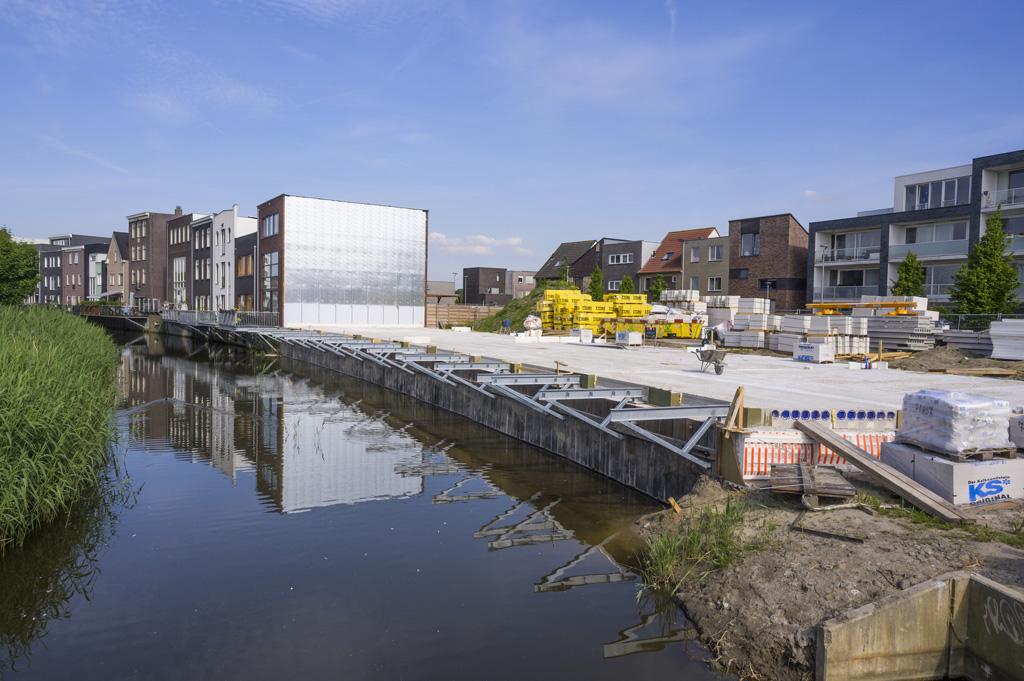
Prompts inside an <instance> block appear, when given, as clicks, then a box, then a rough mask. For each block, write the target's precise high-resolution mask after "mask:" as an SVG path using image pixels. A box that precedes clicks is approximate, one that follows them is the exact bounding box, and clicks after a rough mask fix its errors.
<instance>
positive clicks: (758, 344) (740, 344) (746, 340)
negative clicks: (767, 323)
mask: <svg viewBox="0 0 1024 681" xmlns="http://www.w3.org/2000/svg"><path fill="white" fill-rule="evenodd" d="M764 336H765V334H764V331H726V332H725V333H723V334H722V345H724V346H726V347H730V348H754V349H757V350H760V349H762V348H764V346H765V344H764Z"/></svg>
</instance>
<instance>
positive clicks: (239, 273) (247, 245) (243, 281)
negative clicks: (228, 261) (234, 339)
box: [234, 232, 257, 311]
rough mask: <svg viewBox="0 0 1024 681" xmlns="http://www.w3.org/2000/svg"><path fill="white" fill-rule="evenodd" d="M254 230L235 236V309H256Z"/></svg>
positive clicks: (255, 237)
mask: <svg viewBox="0 0 1024 681" xmlns="http://www.w3.org/2000/svg"><path fill="white" fill-rule="evenodd" d="M256 239H257V236H256V232H253V233H252V234H243V235H242V236H239V237H236V238H235V273H234V276H235V286H234V288H235V300H234V307H235V309H236V310H245V311H252V310H255V309H256V283H255V275H254V272H255V268H256Z"/></svg>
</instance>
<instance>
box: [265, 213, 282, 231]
mask: <svg viewBox="0 0 1024 681" xmlns="http://www.w3.org/2000/svg"><path fill="white" fill-rule="evenodd" d="M280 231H281V223H280V216H279V215H278V214H277V213H274V214H272V215H268V216H266V217H265V218H263V236H276V235H277V234H278V233H279V232H280Z"/></svg>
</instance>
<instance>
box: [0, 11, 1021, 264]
mask: <svg viewBox="0 0 1024 681" xmlns="http://www.w3.org/2000/svg"><path fill="white" fill-rule="evenodd" d="M1022 26H1024V3H1021V2H1019V1H1018V2H985V3H977V4H975V3H965V2H962V1H960V2H941V1H935V0H933V1H931V2H927V3H925V2H891V1H889V2H807V3H790V2H774V1H773V2H727V3H724V2H720V3H709V2H691V1H689V0H675V1H673V0H630V1H628V2H627V1H620V2H602V1H599V0H586V1H579V2H576V1H573V0H559V1H557V2H551V1H548V2H531V1H528V0H524V1H521V2H501V1H500V0H496V1H493V2H491V1H484V0H476V1H472V0H452V1H447V0H434V1H431V2H416V1H409V2H398V1H392V0H218V1H210V2H175V3H158V2H153V1H146V0H133V1H130V2H121V1H119V0H106V1H105V2H98V3H92V2H89V1H87V0H25V1H22V0H0V85H2V91H3V92H4V94H5V97H4V101H3V105H2V108H0V124H2V131H3V137H2V143H0V224H3V225H7V226H8V227H9V228H10V229H11V230H12V231H13V232H14V233H15V234H18V235H22V236H31V237H41V236H45V235H48V234H53V233H60V232H69V231H73V232H83V233H108V232H109V231H111V230H113V229H122V230H123V229H124V228H125V220H124V216H126V215H128V214H129V213H133V212H137V211H141V210H170V209H173V207H174V206H175V205H178V204H180V205H182V206H183V207H184V208H185V209H186V210H192V211H196V212H212V211H216V210H221V209H223V208H226V207H230V205H231V204H232V203H238V204H239V205H240V207H241V209H242V212H243V213H246V214H254V213H255V206H256V204H257V203H259V202H261V201H264V200H266V199H268V198H270V197H272V196H275V195H277V194H280V193H292V194H303V195H310V196H322V197H329V198H339V199H348V200H354V201H365V202H375V203H387V204H394V205H402V206H413V207H418V208H428V209H430V223H431V231H432V232H433V234H432V238H431V267H430V270H431V271H430V274H431V276H432V277H433V278H450V277H451V273H452V272H454V271H456V270H459V269H461V268H462V267H463V266H473V265H489V266H509V267H517V268H520V267H521V268H532V267H536V266H539V265H540V263H541V262H543V260H544V259H545V257H546V256H547V254H548V253H549V252H550V250H551V249H552V248H553V247H554V246H555V245H556V244H557V243H558V242H559V241H565V240H573V239H584V238H590V237H600V236H614V237H626V238H646V239H651V240H655V241H656V240H659V239H660V238H661V237H662V236H663V235H664V233H665V232H666V231H668V230H670V229H681V228H686V227H695V226H705V225H714V226H717V227H719V228H720V229H721V230H722V231H725V227H726V226H727V222H728V220H729V219H731V218H740V217H750V216H755V215H765V214H772V213H779V212H786V211H789V212H792V213H794V214H795V215H796V216H797V218H798V219H799V220H800V221H801V222H802V223H803V224H804V225H805V226H806V225H807V223H809V222H811V221H814V220H820V219H829V218H837V217H846V216H849V215H852V214H853V213H854V212H855V211H857V210H863V209H870V208H880V207H884V206H889V205H891V204H892V178H893V176H895V175H899V174H904V173H909V172H915V171H919V170H927V169H931V168H941V167H946V166H952V165H958V164H961V163H967V162H969V161H970V159H971V158H973V157H975V156H981V155H985V154H990V153H998V152H1000V151H1007V150H1012V149H1019V148H1022V147H1024V88H1022V87H1021V86H1020V82H1021V71H1022V68H1024V65H1022V60H1021V55H1020V50H1019V44H1020V40H1021V37H1020V30H1021V27H1022Z"/></svg>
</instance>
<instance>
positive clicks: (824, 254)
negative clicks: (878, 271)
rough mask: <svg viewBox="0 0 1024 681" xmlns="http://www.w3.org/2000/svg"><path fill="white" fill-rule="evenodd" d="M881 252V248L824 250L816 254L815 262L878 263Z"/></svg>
mask: <svg viewBox="0 0 1024 681" xmlns="http://www.w3.org/2000/svg"><path fill="white" fill-rule="evenodd" d="M880 252H881V248H880V247H879V246H865V247H858V248H824V249H820V250H818V251H817V253H815V258H814V261H815V262H818V263H829V262H839V263H848V262H852V261H857V260H873V261H874V262H878V257H879V253H880Z"/></svg>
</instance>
